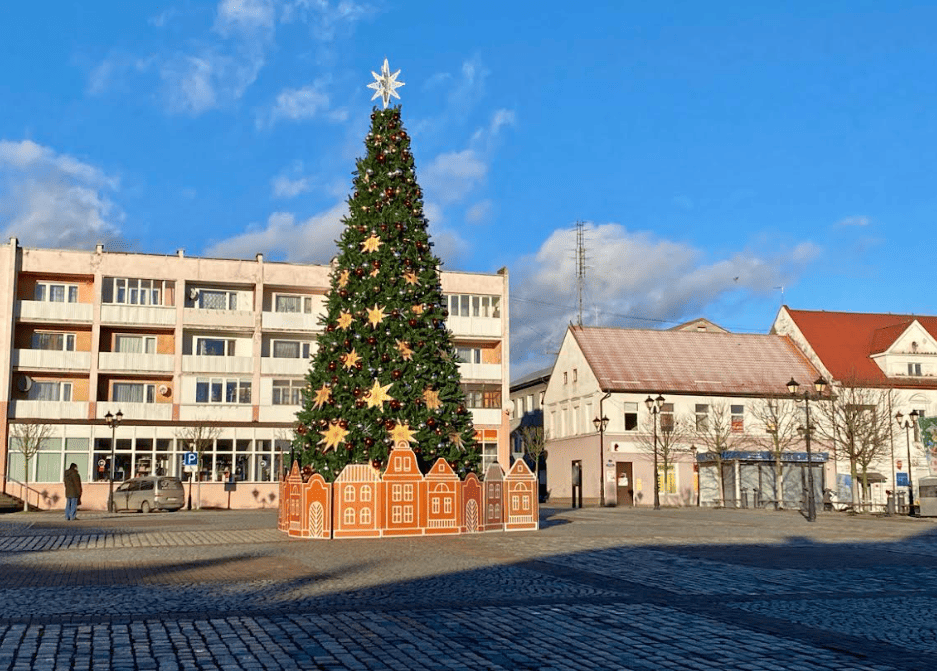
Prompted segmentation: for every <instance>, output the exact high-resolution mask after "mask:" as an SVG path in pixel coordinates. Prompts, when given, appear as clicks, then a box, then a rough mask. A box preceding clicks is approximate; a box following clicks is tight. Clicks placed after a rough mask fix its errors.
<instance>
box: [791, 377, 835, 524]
mask: <svg viewBox="0 0 937 671" xmlns="http://www.w3.org/2000/svg"><path fill="white" fill-rule="evenodd" d="M826 386H827V381H826V380H825V379H823V376H822V375H821V376H820V377H818V378H817V379H816V381H815V382H814V383H813V387H814V389H816V390H817V399H819V398H821V397H822V396H823V392H825V391H826ZM799 388H800V385H799V384H798V383H797V380H795V379H794V378H793V377H792V378H791V380H790V382H788V383H787V390H788V391H789V392H791V396H793V397H795V398H796V397H797V390H798V389H799ZM804 410H805V411H806V415H807V418H806V419H807V426H806V427H805V428H804V438H805V439H806V441H807V487H809V489H810V491H809V492H807V521H808V522H816V521H817V502H816V497H815V493H814V491H813V456H812V453H811V452H810V434H811V426H810V392H809V391H806V390H804Z"/></svg>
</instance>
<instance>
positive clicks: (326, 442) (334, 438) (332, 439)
mask: <svg viewBox="0 0 937 671" xmlns="http://www.w3.org/2000/svg"><path fill="white" fill-rule="evenodd" d="M319 433H320V434H321V435H322V440H320V441H319V445H323V448H322V452H323V453H324V452H328V451H329V450H332V449H335V448H336V447H338V446H339V445H341V444H342V443H343V442H345V436H347V435H348V431H347V430H346V429H343V428H342V427H341V425H340V424H339V423H338V422H332V423H331V424H329V428H328V429H327V430H326V431H324V432H323V431H320V432H319Z"/></svg>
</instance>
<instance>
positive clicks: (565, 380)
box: [563, 370, 569, 384]
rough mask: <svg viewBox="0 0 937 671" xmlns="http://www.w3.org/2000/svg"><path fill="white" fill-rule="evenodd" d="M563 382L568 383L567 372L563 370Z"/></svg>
mask: <svg viewBox="0 0 937 671" xmlns="http://www.w3.org/2000/svg"><path fill="white" fill-rule="evenodd" d="M563 384H569V373H567V372H566V371H565V370H564V371H563Z"/></svg>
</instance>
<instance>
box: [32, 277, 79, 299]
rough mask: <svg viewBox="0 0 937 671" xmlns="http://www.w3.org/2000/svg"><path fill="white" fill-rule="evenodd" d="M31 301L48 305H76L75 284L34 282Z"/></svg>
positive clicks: (76, 288) (76, 290) (76, 287)
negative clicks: (43, 302)
mask: <svg viewBox="0 0 937 671" xmlns="http://www.w3.org/2000/svg"><path fill="white" fill-rule="evenodd" d="M33 300H37V301H45V302H48V303H77V302H78V285H77V284H58V283H55V282H36V289H35V292H34V293H33Z"/></svg>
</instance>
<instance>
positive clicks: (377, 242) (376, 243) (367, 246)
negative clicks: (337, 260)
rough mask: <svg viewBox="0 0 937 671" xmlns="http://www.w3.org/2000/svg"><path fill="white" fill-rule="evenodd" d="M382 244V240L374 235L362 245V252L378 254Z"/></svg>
mask: <svg viewBox="0 0 937 671" xmlns="http://www.w3.org/2000/svg"><path fill="white" fill-rule="evenodd" d="M382 244H383V243H382V242H381V239H380V238H379V237H377V236H376V235H374V233H372V234H371V237H370V238H368V239H367V240H365V241H364V242H362V243H361V251H362V252H376V251H377V250H378V249H380V248H381V245H382Z"/></svg>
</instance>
